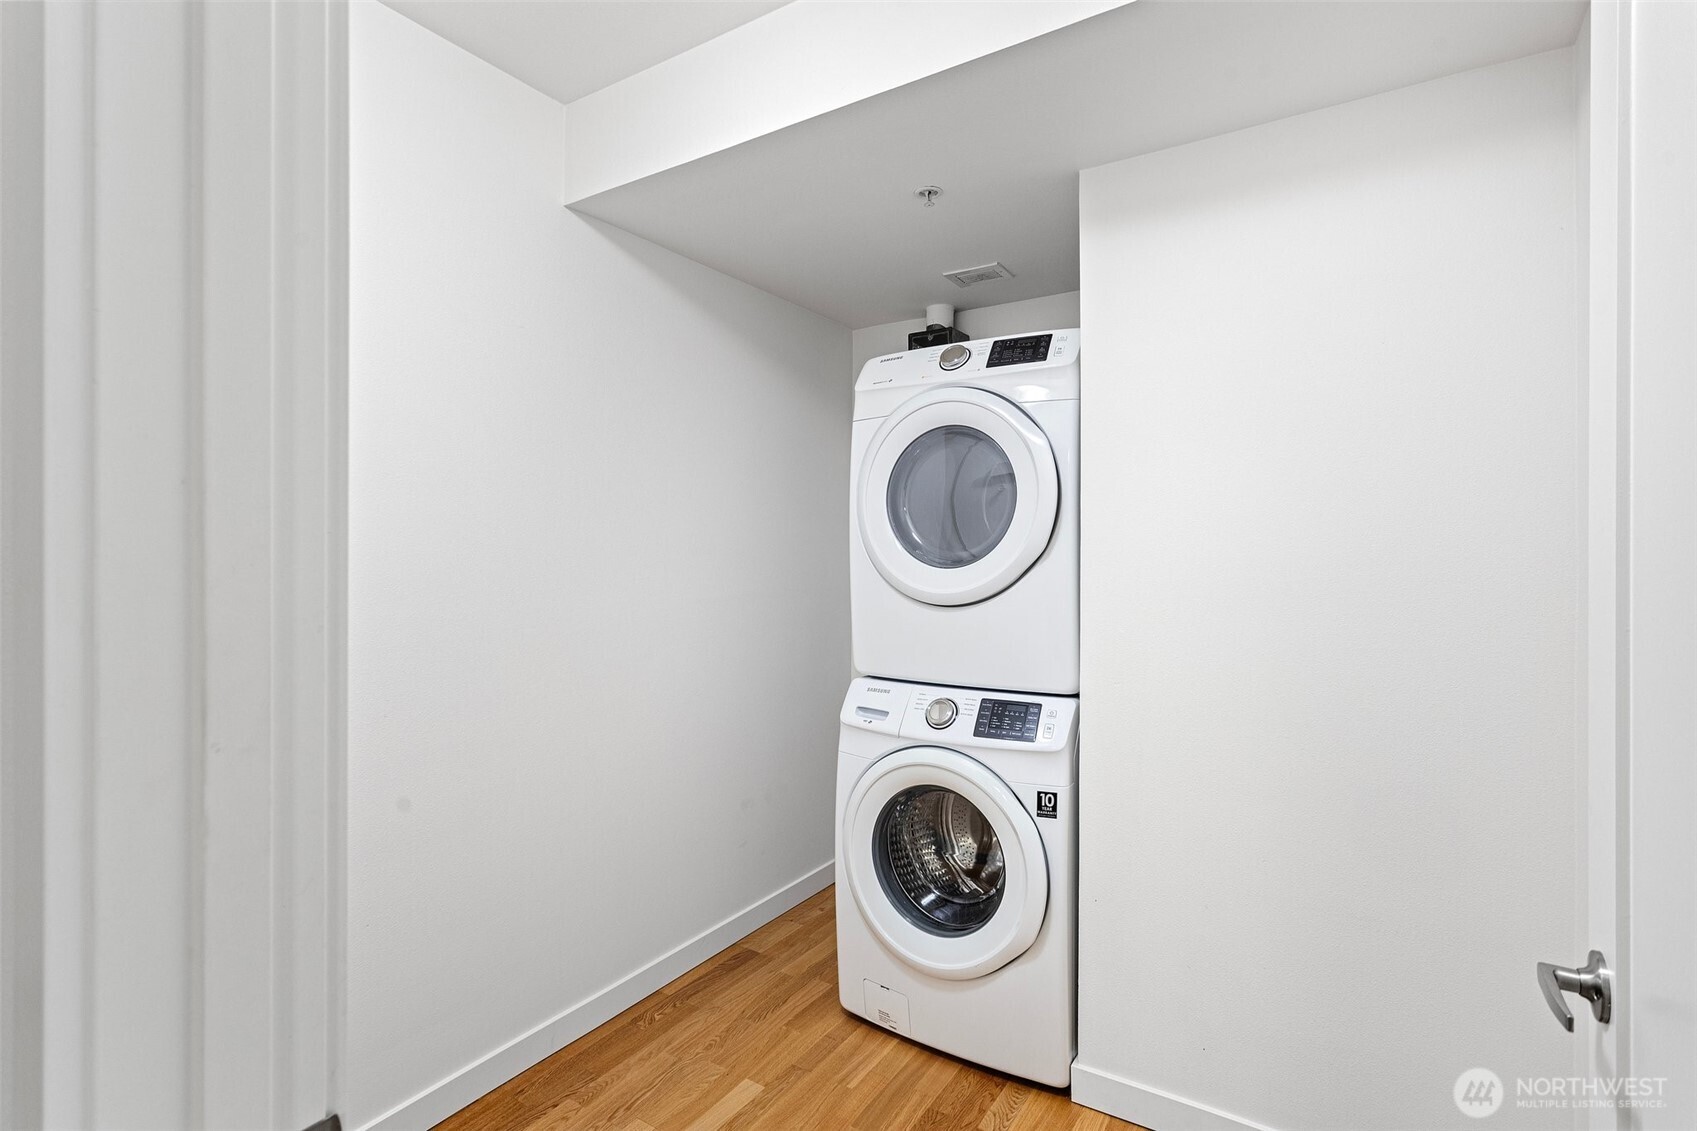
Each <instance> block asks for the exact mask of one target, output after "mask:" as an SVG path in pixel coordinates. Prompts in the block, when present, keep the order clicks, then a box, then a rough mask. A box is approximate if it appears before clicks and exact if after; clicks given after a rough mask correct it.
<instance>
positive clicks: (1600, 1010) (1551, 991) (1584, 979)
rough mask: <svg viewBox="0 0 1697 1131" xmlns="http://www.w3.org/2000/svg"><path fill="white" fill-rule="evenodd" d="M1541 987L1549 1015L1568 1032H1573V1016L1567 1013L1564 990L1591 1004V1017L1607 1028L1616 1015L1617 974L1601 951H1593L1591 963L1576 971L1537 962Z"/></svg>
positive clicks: (1539, 986) (1539, 985)
mask: <svg viewBox="0 0 1697 1131" xmlns="http://www.w3.org/2000/svg"><path fill="white" fill-rule="evenodd" d="M1538 988H1539V989H1541V990H1543V991H1544V1000H1545V1001H1546V1002H1548V1003H1549V1006H1550V1012H1551V1013H1553V1014H1555V1015H1556V1020H1557V1021H1560V1022H1561V1026H1562V1028H1564V1029H1566V1030H1567V1031H1568V1032H1569V1033H1571V1032H1573V1014H1572V1013H1571V1012H1569V1011H1568V1008H1567V1002H1566V1000H1564V999H1563V998H1562V996H1561V995H1562V993H1563V991H1565V992H1567V993H1570V994H1578V995H1579V996H1580V997H1582V998H1584V999H1585V1000H1586V1001H1588V1002H1590V1003H1591V1016H1593V1017H1595V1018H1596V1019H1597V1020H1598V1021H1601V1022H1602V1023H1603V1024H1605V1025H1607V1024H1608V1023H1609V1016H1610V1015H1611V1014H1612V1013H1613V1012H1614V1008H1613V1007H1614V972H1613V971H1612V970H1610V969H1609V968H1608V967H1607V966H1605V965H1604V964H1603V952H1602V951H1600V950H1593V951H1592V952H1591V956H1590V959H1589V961H1587V962H1586V963H1585V965H1583V966H1581V967H1580V968H1579V969H1577V970H1570V969H1568V968H1567V967H1566V966H1555V965H1552V964H1551V963H1548V962H1540V963H1538Z"/></svg>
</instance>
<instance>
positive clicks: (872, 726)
mask: <svg viewBox="0 0 1697 1131" xmlns="http://www.w3.org/2000/svg"><path fill="white" fill-rule="evenodd" d="M842 722H843V725H844V726H848V727H853V728H855V729H856V730H869V731H873V732H876V733H878V734H888V735H899V736H901V737H903V738H912V739H917V740H920V741H934V740H937V739H939V738H947V739H948V740H949V745H950V746H953V747H960V748H962V749H970V748H972V747H974V746H977V747H983V748H986V749H998V750H1012V749H1027V750H1059V749H1061V748H1062V747H1064V746H1065V745H1066V744H1067V743H1068V742H1070V741H1071V740H1072V737H1073V734H1074V732H1075V729H1076V727H1077V723H1078V700H1077V699H1076V698H1074V697H1071V696H1061V695H1022V694H1019V693H1017V692H1004V691H980V690H978V689H976V688H970V687H940V686H935V685H931V684H920V683H906V682H903V681H901V680H891V679H866V678H862V679H857V680H855V681H854V682H853V683H852V684H850V685H849V691H848V695H847V697H846V698H845V699H844V700H843V711H842Z"/></svg>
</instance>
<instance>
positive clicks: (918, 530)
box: [885, 424, 1019, 569]
mask: <svg viewBox="0 0 1697 1131" xmlns="http://www.w3.org/2000/svg"><path fill="white" fill-rule="evenodd" d="M1018 494H1019V492H1018V486H1017V483H1016V475H1015V472H1014V467H1013V464H1012V462H1010V461H1009V459H1008V455H1007V453H1006V452H1004V451H1003V450H1002V449H1001V447H1000V446H999V445H998V444H997V443H996V441H994V440H992V439H991V438H990V437H988V436H986V435H985V434H984V433H982V432H980V431H979V430H978V429H976V428H968V427H966V426H965V425H960V424H949V425H944V426H943V427H941V428H933V429H931V430H930V431H929V432H926V433H925V434H923V435H921V436H919V437H918V438H916V439H915V440H914V441H913V443H911V444H909V445H908V446H907V448H906V450H904V451H903V452H902V454H901V456H900V457H899V458H898V459H897V460H896V463H895V466H894V467H893V468H892V469H891V471H890V482H889V488H888V490H887V491H886V492H885V507H886V509H887V510H888V512H889V516H890V526H891V528H892V529H893V530H894V532H895V535H896V538H897V540H898V541H900V542H901V544H902V548H903V549H905V550H906V551H907V552H908V553H909V554H911V555H913V556H914V557H915V558H918V559H919V560H920V561H922V562H924V563H925V564H926V565H929V566H936V567H937V568H939V569H959V568H960V567H961V566H966V565H971V564H972V563H973V562H976V561H978V560H979V559H981V558H983V557H984V556H985V555H986V554H988V553H989V552H990V551H991V550H994V549H995V548H996V546H997V545H998V544H999V543H1000V542H1001V540H1002V536H1003V535H1005V534H1006V533H1007V532H1008V527H1009V525H1010V524H1012V522H1013V516H1014V504H1015V503H1016V502H1017V501H1018Z"/></svg>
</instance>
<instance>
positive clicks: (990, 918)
mask: <svg viewBox="0 0 1697 1131" xmlns="http://www.w3.org/2000/svg"><path fill="white" fill-rule="evenodd" d="M842 837H843V839H842V844H843V856H844V861H843V863H844V870H845V872H846V873H847V877H848V886H849V888H850V890H851V891H852V892H853V894H854V901H855V905H856V906H857V907H859V908H860V913H861V915H862V917H863V918H864V919H865V920H866V923H867V925H868V926H869V927H871V929H872V931H873V933H874V934H876V935H877V936H878V937H879V939H880V940H882V941H883V943H884V945H885V946H887V947H888V948H889V949H890V950H891V951H892V952H893V953H894V954H895V955H896V956H897V957H899V958H901V959H902V960H903V961H904V962H906V963H907V964H908V965H910V966H912V967H914V968H915V969H916V970H920V971H922V972H924V973H926V974H930V975H933V976H935V977H939V978H950V979H967V978H981V977H983V976H984V975H986V974H989V973H992V972H994V971H996V970H999V969H1001V968H1002V967H1003V966H1006V965H1007V964H1008V963H1009V962H1012V961H1013V960H1014V959H1016V958H1018V957H1019V956H1020V955H1021V954H1023V953H1025V951H1026V950H1027V949H1028V948H1029V947H1030V946H1031V944H1032V942H1034V941H1035V940H1036V938H1037V932H1038V931H1039V930H1040V929H1041V928H1042V926H1043V914H1044V912H1045V911H1046V910H1047V908H1048V904H1049V865H1048V859H1047V857H1046V856H1045V854H1044V851H1043V838H1042V835H1041V834H1040V833H1039V832H1038V831H1037V824H1036V822H1035V821H1033V820H1032V819H1031V815H1030V814H1029V813H1027V812H1026V811H1025V807H1024V806H1023V805H1021V804H1020V801H1019V798H1018V797H1016V796H1014V793H1013V791H1012V790H1011V789H1009V788H1008V786H1007V784H1006V783H1005V782H1003V781H1002V779H1000V778H998V777H997V776H996V775H995V774H993V773H991V772H990V770H988V769H987V768H986V767H985V766H983V765H982V764H981V763H979V762H976V761H974V760H973V759H971V758H968V757H967V756H966V755H964V754H960V753H957V752H955V751H953V750H943V749H941V748H939V747H935V746H914V747H909V748H908V749H906V750H898V751H897V752H895V753H894V754H889V755H886V756H885V757H883V758H881V759H879V760H878V761H877V762H875V763H873V764H872V766H871V768H870V769H868V770H867V771H866V773H865V774H864V775H862V777H861V779H860V780H859V781H858V782H856V783H855V787H854V790H853V792H851V793H850V795H849V799H848V803H847V805H845V806H844V809H843V828H842Z"/></svg>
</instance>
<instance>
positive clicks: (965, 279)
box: [943, 263, 1013, 287]
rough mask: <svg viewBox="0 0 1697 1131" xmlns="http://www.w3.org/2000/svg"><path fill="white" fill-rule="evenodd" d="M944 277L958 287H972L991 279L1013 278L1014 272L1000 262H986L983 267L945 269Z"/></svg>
mask: <svg viewBox="0 0 1697 1131" xmlns="http://www.w3.org/2000/svg"><path fill="white" fill-rule="evenodd" d="M943 278H945V279H947V280H948V281H949V282H951V283H953V284H954V285H955V286H957V287H970V286H972V284H974V283H988V282H989V281H990V280H991V279H1011V278H1013V272H1012V271H1009V270H1008V269H1007V268H1006V267H1003V266H1002V265H1001V264H1000V263H986V264H985V265H984V266H982V267H967V268H964V269H962V270H960V271H944V272H943Z"/></svg>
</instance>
